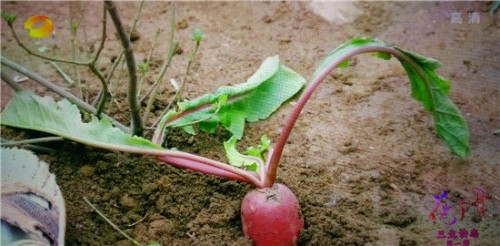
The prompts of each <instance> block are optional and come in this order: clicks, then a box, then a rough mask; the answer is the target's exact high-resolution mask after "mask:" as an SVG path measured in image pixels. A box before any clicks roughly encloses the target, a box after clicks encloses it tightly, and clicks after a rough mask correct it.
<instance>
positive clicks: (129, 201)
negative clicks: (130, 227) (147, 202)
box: [120, 194, 138, 208]
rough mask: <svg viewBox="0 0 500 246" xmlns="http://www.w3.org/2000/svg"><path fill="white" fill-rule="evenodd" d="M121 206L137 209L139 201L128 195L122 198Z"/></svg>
mask: <svg viewBox="0 0 500 246" xmlns="http://www.w3.org/2000/svg"><path fill="white" fill-rule="evenodd" d="M120 204H121V205H122V206H124V207H127V208H135V207H137V206H138V203H137V201H136V200H135V199H134V198H132V197H130V196H128V194H125V195H123V196H122V198H121V199H120Z"/></svg>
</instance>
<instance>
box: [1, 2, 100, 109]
mask: <svg viewBox="0 0 500 246" xmlns="http://www.w3.org/2000/svg"><path fill="white" fill-rule="evenodd" d="M105 13H106V9H105V8H104V6H103V23H104V24H106V14H105ZM7 24H8V26H9V28H10V30H11V32H12V35H13V36H14V39H15V40H16V42H17V44H18V45H19V46H20V47H21V48H22V49H24V50H25V51H26V52H28V54H30V55H33V56H36V57H39V58H42V59H45V60H49V61H52V62H62V63H69V64H74V65H81V66H87V67H88V68H89V69H90V71H91V72H92V73H94V74H95V75H96V76H97V78H99V80H100V81H101V84H102V87H103V91H104V93H103V96H102V98H101V100H100V102H99V105H98V108H97V111H95V114H96V115H97V117H101V112H102V108H103V107H104V103H105V102H106V95H107V94H108V86H107V82H106V78H104V75H102V73H101V72H100V71H99V69H97V67H96V66H95V63H96V61H97V59H98V58H99V55H100V53H101V51H102V49H103V48H104V42H105V39H106V25H104V26H103V31H102V33H103V36H102V37H101V45H100V47H99V49H98V51H97V52H96V55H95V57H94V59H93V60H92V61H89V62H78V61H73V60H65V59H59V58H53V57H48V56H44V55H40V54H38V53H36V52H33V51H31V50H30V49H29V48H28V47H26V46H25V45H24V44H23V43H22V42H21V40H19V38H18V37H17V33H16V32H15V30H14V28H13V26H12V24H13V21H11V22H7Z"/></svg>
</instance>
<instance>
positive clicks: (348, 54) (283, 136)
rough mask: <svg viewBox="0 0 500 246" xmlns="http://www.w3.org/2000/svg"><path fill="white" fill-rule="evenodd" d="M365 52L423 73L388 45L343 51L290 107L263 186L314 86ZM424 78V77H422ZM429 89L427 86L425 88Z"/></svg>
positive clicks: (273, 177) (272, 173) (267, 184)
mask: <svg viewBox="0 0 500 246" xmlns="http://www.w3.org/2000/svg"><path fill="white" fill-rule="evenodd" d="M366 52H385V53H389V54H392V55H394V56H395V57H397V58H398V59H400V60H405V61H406V62H408V63H409V64H410V65H411V66H412V67H413V68H415V70H416V71H417V72H418V73H419V74H420V76H421V77H423V76H422V75H423V73H422V72H421V71H420V69H419V68H418V66H417V65H416V64H415V63H414V62H413V61H412V60H410V59H409V58H408V57H407V56H406V55H404V54H403V53H401V52H400V51H398V50H396V49H393V48H389V47H383V46H378V45H367V46H364V47H360V48H356V49H352V50H348V51H345V53H344V54H343V55H341V56H339V57H338V58H337V59H335V60H333V61H331V63H330V64H329V65H328V66H327V67H325V68H324V69H323V71H321V73H319V74H318V75H317V76H316V77H314V80H313V81H311V83H309V85H308V86H307V88H306V89H305V90H304V92H303V93H302V95H301V97H300V99H299V100H298V101H297V104H296V106H295V107H294V108H293V109H292V112H291V113H290V115H289V116H288V119H287V123H286V125H285V126H284V127H283V130H282V131H281V134H280V136H279V138H278V141H277V142H276V144H275V145H274V148H273V152H272V153H270V157H268V158H269V159H268V162H267V164H266V167H267V170H266V172H265V176H264V182H263V186H264V187H271V186H272V185H273V184H274V182H275V180H276V173H277V170H278V164H279V161H280V158H281V155H282V153H283V149H284V147H285V144H286V141H287V140H288V137H289V136H290V133H291V131H292V128H293V126H294V125H295V122H296V121H297V119H298V117H299V115H300V112H302V109H303V108H304V106H305V105H306V103H307V101H308V100H309V99H310V98H311V95H312V93H313V92H314V90H316V88H318V86H319V84H320V83H321V82H322V81H323V80H324V79H325V78H326V77H327V76H328V74H330V72H332V71H333V70H334V69H335V68H337V66H338V65H340V64H341V63H342V62H343V61H345V60H347V59H349V58H351V57H353V56H355V55H358V54H361V53H366ZM423 78H424V77H423ZM427 89H429V88H427Z"/></svg>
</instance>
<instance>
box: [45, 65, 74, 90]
mask: <svg viewBox="0 0 500 246" xmlns="http://www.w3.org/2000/svg"><path fill="white" fill-rule="evenodd" d="M50 65H52V66H53V67H54V68H55V69H56V71H57V73H59V75H61V77H62V78H63V79H64V80H65V81H66V82H68V84H70V85H73V84H75V81H73V79H72V78H71V77H70V76H69V75H68V74H66V73H65V72H64V71H63V70H62V68H61V67H59V65H57V63H55V62H52V61H51V62H50ZM75 66H76V65H75Z"/></svg>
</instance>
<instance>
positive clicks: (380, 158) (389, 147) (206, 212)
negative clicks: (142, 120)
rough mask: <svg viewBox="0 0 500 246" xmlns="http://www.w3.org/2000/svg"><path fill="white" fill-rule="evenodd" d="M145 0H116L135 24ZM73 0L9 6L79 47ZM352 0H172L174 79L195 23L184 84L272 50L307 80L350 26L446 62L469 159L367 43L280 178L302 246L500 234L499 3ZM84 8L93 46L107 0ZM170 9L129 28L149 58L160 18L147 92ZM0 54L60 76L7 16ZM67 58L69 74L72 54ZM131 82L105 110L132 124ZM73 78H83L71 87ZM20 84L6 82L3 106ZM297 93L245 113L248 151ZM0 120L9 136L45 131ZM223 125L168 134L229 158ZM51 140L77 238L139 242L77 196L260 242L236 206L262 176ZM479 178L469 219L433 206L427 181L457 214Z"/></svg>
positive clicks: (227, 241) (135, 223) (229, 239)
mask: <svg viewBox="0 0 500 246" xmlns="http://www.w3.org/2000/svg"><path fill="white" fill-rule="evenodd" d="M138 5H139V2H121V3H118V7H119V11H120V15H121V17H122V18H123V21H124V22H125V23H131V22H132V19H133V17H134V16H135V13H136V10H137V7H138ZM69 6H70V4H69V3H65V2H49V3H43V2H32V3H28V2H16V3H12V2H3V3H2V10H8V11H10V12H12V13H16V14H17V15H18V17H17V22H16V25H15V28H16V30H18V32H19V33H20V36H21V39H22V40H23V42H25V43H27V44H28V45H29V46H30V47H33V48H34V49H37V48H39V47H42V46H44V47H46V48H47V49H48V51H46V54H48V55H52V56H58V57H65V58H70V55H69V54H70V47H71V46H70V40H71V38H70V34H69V28H68V26H69V25H68V22H67V21H68V20H69V12H70V11H69V9H70V7H69ZM353 6H354V7H355V8H357V9H358V10H359V11H358V12H359V16H353V19H352V20H351V21H350V22H349V20H347V21H346V23H343V24H340V21H339V20H338V19H337V20H332V22H329V21H328V20H326V19H323V18H322V17H320V16H319V15H317V14H315V13H314V12H313V11H312V8H311V7H310V5H309V3H307V2H291V3H286V2H272V3H262V2H259V3H247V2H237V3H228V2H214V3H203V2H198V3H177V4H176V23H177V28H176V39H177V40H178V41H179V42H180V44H181V47H182V49H183V50H184V53H183V54H182V55H180V56H176V57H175V58H174V61H173V64H172V66H171V67H170V68H169V70H168V74H167V76H166V80H169V79H170V78H175V79H176V80H177V81H182V78H183V73H184V71H185V67H186V64H187V57H188V54H189V53H190V52H191V51H192V49H193V47H194V42H193V41H192V40H191V37H190V36H191V35H190V33H191V32H192V30H193V28H195V27H200V28H201V29H202V30H203V32H204V33H205V34H206V39H205V40H203V42H202V44H201V47H200V50H199V55H198V57H197V59H196V62H195V63H194V66H193V67H192V72H191V75H190V76H189V84H188V86H187V91H186V93H185V94H184V96H185V97H186V98H194V97H196V96H198V95H202V94H204V93H207V92H212V91H214V90H215V89H216V88H217V87H219V86H221V85H228V84H235V83H239V82H243V81H245V80H246V78H248V77H249V76H250V75H251V74H252V73H253V72H254V71H255V70H256V69H257V68H258V66H259V65H260V63H261V61H262V60H264V59H265V58H266V57H269V56H272V55H275V54H278V55H279V56H280V57H281V60H282V62H283V63H284V64H286V65H287V66H289V67H290V68H292V69H294V70H296V71H297V72H299V73H300V74H303V75H304V76H305V77H306V78H309V76H310V75H311V74H312V73H313V71H314V68H315V66H316V65H317V64H318V61H319V60H320V59H321V58H322V57H324V56H325V55H326V54H327V53H328V52H329V51H330V50H332V49H333V48H334V47H336V46H337V45H339V44H340V43H342V42H344V41H346V40H348V39H350V38H352V37H355V36H370V37H377V38H380V39H382V40H384V41H387V42H388V43H394V44H397V45H399V46H401V47H405V48H407V49H410V50H413V51H415V52H418V53H421V54H424V55H427V56H431V57H434V58H436V59H438V60H440V61H442V62H443V67H442V68H441V69H440V70H439V74H440V75H441V76H443V77H445V78H449V79H451V81H452V90H451V98H452V100H453V101H454V102H455V103H456V104H457V105H458V106H459V108H460V109H461V111H462V112H463V113H464V115H465V118H466V120H467V122H468V124H469V127H470V133H471V142H470V143H471V149H472V152H471V155H470V157H469V158H468V159H467V160H466V161H460V160H459V159H458V158H457V157H455V156H453V155H452V154H451V153H450V152H449V150H448V149H447V147H446V146H445V144H444V143H443V142H442V141H441V140H439V139H437V138H436V136H435V131H434V126H433V121H432V117H431V115H430V114H429V113H427V112H426V111H425V110H424V109H423V108H422V107H421V106H420V105H419V103H417V102H416V101H414V100H412V99H410V96H409V94H410V89H409V82H408V79H407V78H406V75H405V73H404V70H403V69H402V67H401V66H400V64H399V63H398V62H397V61H395V60H394V59H393V60H391V61H383V60H379V59H376V58H374V57H371V56H367V55H363V56H358V57H357V58H355V59H354V60H353V61H354V62H352V63H351V66H350V67H349V68H347V69H344V70H339V71H337V72H336V73H335V74H333V75H332V76H331V77H330V78H329V79H328V80H327V81H325V82H324V83H323V84H322V85H321V87H320V89H319V90H318V91H316V92H315V94H314V95H313V98H312V100H311V101H310V102H309V104H308V105H307V107H306V108H305V110H304V112H303V113H302V117H301V118H300V120H299V121H298V123H297V125H296V127H295V130H294V132H293V134H292V136H291V137H290V140H289V143H288V145H287V147H286V149H285V153H284V157H283V158H282V163H281V166H280V169H279V174H278V176H279V177H278V180H279V182H281V183H284V184H286V185H288V186H289V187H290V188H291V190H293V191H294V192H295V194H296V195H297V197H298V199H299V202H300V204H301V206H302V214H303V217H304V219H305V228H304V230H303V232H302V234H301V238H300V244H302V245H398V244H399V245H446V241H445V239H437V238H436V237H437V233H438V230H446V232H447V231H448V230H449V229H454V230H456V231H457V232H458V230H459V229H460V228H466V229H467V230H471V229H473V228H475V229H477V230H478V231H479V238H477V239H473V240H471V245H498V243H499V242H500V236H499V234H498V231H500V219H499V213H500V212H499V208H500V188H499V187H500V184H499V181H498V180H499V177H500V166H499V162H500V161H499V160H500V139H499V136H498V135H495V134H494V132H495V130H497V129H499V128H500V107H499V105H500V100H499V96H500V95H499V93H500V91H499V88H500V86H499V81H498V78H499V77H500V73H499V71H500V67H499V64H500V53H499V49H498V40H500V39H499V38H500V32H499V23H500V22H499V14H498V13H497V14H496V15H495V16H494V17H490V16H488V15H487V13H486V12H487V10H488V4H487V3H450V2H447V3H432V2H419V3H398V2H377V3H355V4H354V5H353ZM83 7H84V14H85V22H83V23H84V24H85V27H83V26H82V28H81V29H80V30H83V29H85V30H86V32H87V33H86V39H87V41H85V37H84V35H83V33H82V32H80V33H79V39H78V41H79V47H80V52H79V56H80V57H83V58H86V57H85V56H86V54H87V53H85V52H86V51H87V50H88V49H89V48H90V47H91V46H93V47H95V48H97V46H98V41H99V36H100V21H101V20H100V16H101V12H102V9H101V3H99V2H86V3H84V4H83ZM344 7H345V6H344ZM340 8H341V7H339V5H337V6H336V7H334V8H331V9H329V8H325V7H322V8H320V9H323V10H325V9H326V11H327V12H328V11H331V13H330V16H335V13H334V11H336V10H337V9H340ZM351 8H352V6H351ZM170 10H171V5H170V4H169V3H166V2H148V3H146V4H145V7H144V10H143V13H142V15H141V18H140V20H139V23H138V35H139V39H138V40H137V41H135V42H134V49H135V54H136V56H137V59H144V58H146V57H147V55H148V53H149V50H150V48H151V46H152V43H153V39H154V34H155V32H156V30H157V29H158V28H159V29H160V31H161V33H160V38H159V42H158V45H157V46H156V47H155V51H154V55H153V63H152V71H151V72H149V73H148V74H147V83H148V86H145V88H144V90H145V89H146V87H149V85H150V84H151V83H152V81H153V80H154V79H155V78H156V74H157V73H158V72H159V70H160V66H161V62H162V59H163V57H164V54H165V53H166V51H167V48H168V42H167V33H168V31H169V28H168V26H169V25H168V23H169V17H170V14H171V13H170ZM351 10H352V9H351ZM454 11H457V12H460V13H461V15H462V16H461V17H462V19H463V24H461V25H460V24H451V21H450V18H451V13H452V12H454ZM471 11H478V12H479V13H480V18H481V19H480V23H479V24H469V23H468V12H471ZM347 13H355V12H354V11H351V12H347ZM32 15H47V16H49V17H51V18H52V19H53V20H54V22H55V25H56V28H55V35H53V36H51V37H50V38H46V39H42V40H33V39H30V37H29V36H28V35H27V34H26V32H24V30H23V27H22V25H23V23H24V20H26V18H28V17H29V16H32ZM78 15H79V12H78V4H77V3H73V16H76V17H78ZM348 17H349V16H348ZM110 22H111V21H109V22H108V27H109V29H108V30H110V31H109V32H110V35H109V38H108V40H107V43H106V47H105V49H104V51H103V54H102V56H101V58H100V59H99V66H100V68H102V69H103V72H104V73H107V72H108V71H109V69H110V66H111V60H112V59H114V57H116V56H117V54H119V52H120V49H121V47H120V45H119V43H118V42H117V40H116V36H115V35H114V28H113V27H112V25H111V23H110ZM2 55H4V56H6V57H9V58H11V59H13V60H15V61H17V62H19V63H21V64H23V65H24V66H26V67H28V68H29V69H31V70H33V71H36V72H38V73H40V74H41V75H42V76H44V77H46V78H48V79H50V80H52V81H54V82H56V83H58V84H60V85H63V86H64V85H66V84H65V82H64V81H63V80H62V79H61V78H60V77H59V76H58V75H57V73H56V72H55V71H54V69H53V68H52V67H51V66H50V64H48V63H47V62H45V61H43V60H41V59H38V58H34V57H30V56H28V55H27V54H26V53H25V52H24V51H23V50H21V49H20V48H19V47H18V46H17V45H16V44H15V42H14V41H13V39H12V35H11V33H10V31H9V30H8V28H7V26H6V25H5V23H2ZM83 58H82V59H83ZM61 66H62V67H63V69H65V70H66V71H68V72H69V73H70V71H71V69H72V68H71V66H67V65H61ZM7 72H10V71H8V70H7ZM80 73H81V78H82V79H83V80H84V84H85V85H86V86H87V87H86V88H89V89H88V90H87V91H88V94H89V95H90V97H91V99H93V97H95V95H96V94H97V92H98V90H99V83H98V81H97V79H96V78H95V77H94V76H93V75H91V74H90V73H89V72H88V71H87V69H85V68H80ZM11 74H12V73H11ZM126 81H127V78H126V76H125V73H123V74H122V76H121V80H120V83H119V85H118V89H117V90H118V91H117V92H116V94H117V98H116V102H113V103H109V102H108V105H111V106H109V107H111V109H109V108H108V109H107V111H106V112H107V113H109V114H110V115H113V116H114V117H115V118H117V119H119V120H120V121H121V122H123V123H127V124H128V117H129V115H128V109H127V104H126V99H125V93H126V92H125V90H126V88H125V87H126V86H125V85H126ZM22 86H23V87H25V88H30V89H33V90H35V91H36V92H37V93H39V94H42V95H53V94H52V93H49V92H48V91H47V90H46V89H44V88H42V87H40V86H37V85H35V83H34V82H32V81H28V82H22ZM113 89H114V90H115V91H116V89H115V88H113ZM72 91H73V92H76V90H75V88H72ZM161 91H162V92H161V94H160V95H159V97H158V98H159V102H158V103H156V104H155V108H154V110H155V117H152V118H151V119H150V122H149V123H151V122H153V121H154V120H155V118H156V117H158V115H159V114H160V112H161V111H162V110H163V108H164V107H165V106H166V105H167V104H168V102H169V100H170V98H171V96H172V95H173V89H172V87H171V85H170V84H169V83H168V82H166V83H164V84H163V86H162V90H161ZM84 94H86V93H84ZM11 95H12V92H11V91H10V89H9V88H8V87H7V86H6V84H4V83H2V107H4V106H5V104H6V102H7V101H8V100H9V98H10V97H11ZM292 105H293V102H292V103H289V104H288V105H286V106H285V107H283V109H282V110H280V111H279V112H277V113H276V114H274V115H273V116H272V117H271V118H270V119H269V120H267V121H265V122H259V123H254V124H249V125H248V126H247V129H246V135H245V137H244V140H243V141H242V142H241V143H240V144H239V146H241V148H242V149H243V148H246V146H248V145H250V144H255V143H258V141H259V138H260V136H261V135H262V134H264V133H266V134H268V135H269V136H270V137H271V138H272V139H275V138H276V137H277V136H278V134H279V131H280V127H282V125H283V123H284V120H285V117H286V115H287V113H288V112H289V111H290V109H291V106H292ZM2 130H3V131H2V132H3V133H2V137H5V138H14V137H16V138H17V139H21V138H28V137H35V136H40V134H39V133H34V132H29V131H21V130H15V131H14V130H11V129H7V128H2ZM228 136H229V135H228V133H227V132H224V131H222V130H221V131H219V132H218V133H217V134H216V135H209V134H198V135H197V136H195V137H193V136H188V135H185V134H181V133H176V134H175V135H173V136H172V137H170V144H171V145H172V146H176V147H177V148H179V149H183V150H186V151H189V152H192V153H196V154H199V155H203V156H207V157H210V158H215V159H219V160H225V159H224V158H225V157H224V154H223V153H224V152H223V149H222V147H221V146H222V141H224V140H226V139H227V138H228ZM47 146H48V147H50V148H53V149H54V150H55V152H53V153H51V154H43V153H39V156H40V157H41V158H42V159H44V160H46V161H47V162H48V163H50V167H51V170H52V171H53V172H54V173H55V174H56V175H57V181H58V183H59V185H60V186H61V189H62V191H63V194H64V196H65V199H66V205H67V212H68V214H67V231H66V235H67V237H66V240H67V244H68V245H130V244H131V242H130V241H128V240H126V239H125V238H124V237H123V236H121V235H120V234H119V233H118V232H117V231H115V230H114V229H112V228H111V227H110V226H109V225H108V224H107V223H105V222H104V221H103V219H102V218H101V217H99V216H98V215H97V214H96V213H95V212H94V211H93V210H92V209H91V208H90V207H89V206H88V205H87V204H86V203H85V202H84V201H83V199H82V196H85V197H87V198H88V199H89V200H90V201H91V202H92V203H94V204H95V205H96V206H97V207H98V208H99V209H100V210H101V211H102V212H103V213H104V214H105V215H106V216H107V217H108V218H109V219H110V220H111V221H113V222H114V223H115V224H116V225H118V226H119V227H120V228H122V229H123V230H124V231H125V232H126V233H128V234H129V235H130V236H132V237H133V238H134V239H136V240H137V241H139V242H141V243H151V242H159V243H161V244H162V245H245V244H250V242H249V241H248V240H247V239H245V237H244V236H243V234H242V230H241V225H240V223H241V220H240V217H239V213H240V205H241V200H242V198H243V196H244V195H245V193H246V192H247V191H248V190H250V189H252V187H251V186H250V185H247V184H243V183H238V182H233V181H226V180H223V179H219V178H214V177H208V176H205V175H201V174H197V173H193V172H190V171H186V170H180V169H177V168H173V167H171V166H168V165H165V164H163V163H160V162H158V161H156V160H155V159H154V158H149V157H143V156H136V155H127V154H122V153H112V152H109V151H105V150H98V149H93V148H89V147H86V146H83V145H80V144H76V143H73V142H69V141H65V142H58V143H53V144H49V145H47ZM477 188H482V189H484V190H485V191H486V194H487V196H488V200H487V201H486V203H485V213H484V215H483V216H481V214H480V213H479V212H478V210H477V209H475V208H470V209H469V211H468V212H466V213H465V218H464V219H463V221H458V222H457V223H456V224H455V225H453V226H446V225H444V224H443V223H442V222H441V221H434V222H433V221H431V220H430V218H429V214H430V212H431V211H432V210H433V209H434V205H435V203H434V199H433V195H438V194H441V193H442V192H443V191H444V190H446V191H448V192H449V196H448V198H447V200H445V201H446V202H447V204H449V205H450V206H452V207H453V208H452V210H450V212H451V211H458V210H459V209H460V207H459V206H458V205H457V204H458V203H459V201H460V200H463V199H465V200H467V201H468V203H471V202H472V201H474V200H475V199H476V192H477ZM440 211H441V210H440ZM452 215H453V214H450V215H449V216H450V217H449V218H451V216H452ZM438 216H439V215H438ZM454 242H461V241H460V240H456V241H454Z"/></svg>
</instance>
